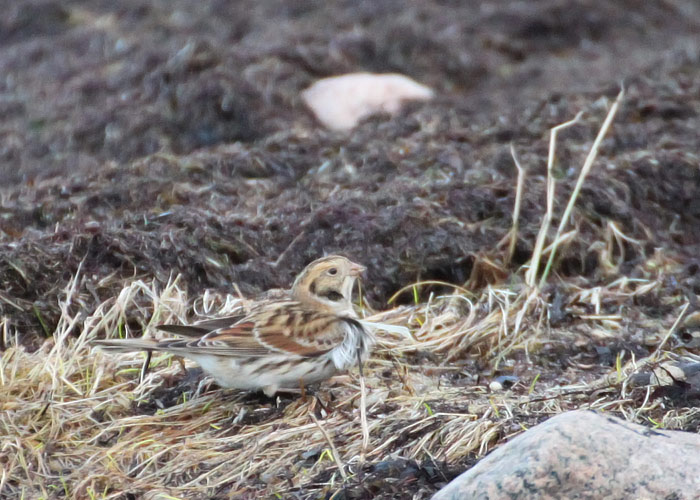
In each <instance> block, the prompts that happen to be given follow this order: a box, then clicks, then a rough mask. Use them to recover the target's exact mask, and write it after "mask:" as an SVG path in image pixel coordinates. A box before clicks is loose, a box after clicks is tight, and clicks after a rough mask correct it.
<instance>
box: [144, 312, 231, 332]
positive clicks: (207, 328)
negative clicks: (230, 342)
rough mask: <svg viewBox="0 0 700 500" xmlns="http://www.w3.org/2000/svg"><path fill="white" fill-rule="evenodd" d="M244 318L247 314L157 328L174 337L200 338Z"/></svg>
mask: <svg viewBox="0 0 700 500" xmlns="http://www.w3.org/2000/svg"><path fill="white" fill-rule="evenodd" d="M243 318H245V313H241V314H236V315H233V316H225V317H222V318H215V319H207V320H204V321H198V322H196V323H193V324H191V325H158V326H157V327H156V328H158V330H162V331H164V332H168V333H172V334H174V335H181V336H183V337H194V338H200V337H203V336H205V335H206V334H207V333H210V332H213V331H214V330H220V329H223V328H228V327H230V326H232V325H235V324H236V323H238V322H239V321H241V320H242V319H243Z"/></svg>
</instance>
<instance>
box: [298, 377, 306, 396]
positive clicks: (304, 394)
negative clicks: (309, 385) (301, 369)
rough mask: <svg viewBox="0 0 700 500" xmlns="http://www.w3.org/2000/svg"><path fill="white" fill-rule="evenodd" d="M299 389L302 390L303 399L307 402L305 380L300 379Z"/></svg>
mask: <svg viewBox="0 0 700 500" xmlns="http://www.w3.org/2000/svg"><path fill="white" fill-rule="evenodd" d="M299 389H300V390H301V399H303V400H304V401H306V386H305V385H304V379H303V378H300V379H299Z"/></svg>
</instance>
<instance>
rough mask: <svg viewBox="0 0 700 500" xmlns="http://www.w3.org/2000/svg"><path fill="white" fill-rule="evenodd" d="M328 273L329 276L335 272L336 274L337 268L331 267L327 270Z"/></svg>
mask: <svg viewBox="0 0 700 500" xmlns="http://www.w3.org/2000/svg"><path fill="white" fill-rule="evenodd" d="M328 274H330V275H331V276H335V275H336V274H338V270H337V269H336V268H335V267H331V268H330V269H329V270H328Z"/></svg>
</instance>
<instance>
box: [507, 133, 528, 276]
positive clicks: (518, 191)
mask: <svg viewBox="0 0 700 500" xmlns="http://www.w3.org/2000/svg"><path fill="white" fill-rule="evenodd" d="M510 154H511V156H512V157H513V162H515V168H517V169H518V182H517V185H516V188H515V204H514V206H513V227H512V228H511V229H510V243H509V244H508V254H507V255H506V259H505V265H508V264H510V261H511V259H512V258H513V253H515V245H516V244H517V243H518V224H519V220H520V205H521V202H522V197H523V186H524V185H525V169H524V168H523V167H522V165H520V161H519V160H518V157H517V156H516V154H515V147H514V146H513V144H511V145H510Z"/></svg>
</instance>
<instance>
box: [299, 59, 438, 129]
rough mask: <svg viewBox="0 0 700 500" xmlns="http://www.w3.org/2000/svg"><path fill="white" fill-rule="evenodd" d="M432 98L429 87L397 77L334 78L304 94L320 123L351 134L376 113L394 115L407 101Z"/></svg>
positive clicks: (319, 82)
mask: <svg viewBox="0 0 700 500" xmlns="http://www.w3.org/2000/svg"><path fill="white" fill-rule="evenodd" d="M432 97H433V91H432V90H431V89H430V88H429V87H426V86H425V85H421V84H420V83H418V82H416V81H414V80H411V79H410V78H408V77H406V76H403V75H399V74H395V73H387V74H379V75H377V74H372V73H350V74H347V75H342V76H333V77H330V78H324V79H322V80H319V81H317V82H316V83H314V84H313V85H311V86H310V87H309V88H308V89H306V90H304V91H303V92H302V93H301V98H302V99H303V100H304V103H306V105H307V106H308V107H309V108H310V109H311V111H313V113H314V115H316V118H317V119H318V121H320V122H321V123H322V124H323V125H325V126H326V127H327V128H329V129H332V130H349V129H351V128H353V127H354V126H355V125H357V123H358V122H359V121H360V120H361V119H363V118H365V117H367V116H369V115H371V114H373V113H378V112H385V113H390V114H394V113H396V112H397V111H399V109H401V105H402V104H403V103H404V102H405V101H410V100H417V101H425V100H428V99H431V98H432Z"/></svg>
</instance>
